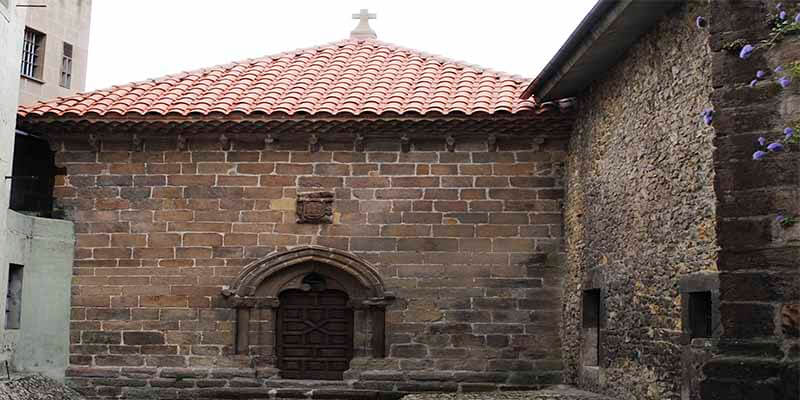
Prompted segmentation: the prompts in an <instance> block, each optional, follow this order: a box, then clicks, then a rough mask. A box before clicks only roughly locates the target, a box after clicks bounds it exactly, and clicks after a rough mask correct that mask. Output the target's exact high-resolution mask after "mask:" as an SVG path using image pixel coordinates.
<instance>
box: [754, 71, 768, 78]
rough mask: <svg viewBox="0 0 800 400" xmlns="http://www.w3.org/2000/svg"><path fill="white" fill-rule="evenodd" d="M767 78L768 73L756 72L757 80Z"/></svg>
mask: <svg viewBox="0 0 800 400" xmlns="http://www.w3.org/2000/svg"><path fill="white" fill-rule="evenodd" d="M765 76H767V73H766V72H764V71H762V70H758V71H756V78H758V79H764V77H765Z"/></svg>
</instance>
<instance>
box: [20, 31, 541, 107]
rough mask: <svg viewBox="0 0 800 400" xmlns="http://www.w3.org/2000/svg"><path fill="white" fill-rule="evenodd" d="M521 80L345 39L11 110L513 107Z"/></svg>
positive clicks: (519, 102)
mask: <svg viewBox="0 0 800 400" xmlns="http://www.w3.org/2000/svg"><path fill="white" fill-rule="evenodd" d="M526 83H527V82H526V80H525V79H523V78H521V77H517V76H510V75H506V74H503V73H499V72H494V71H490V70H486V69H483V68H480V67H476V66H471V65H466V64H462V63H459V62H455V61H452V60H448V59H445V58H442V57H438V56H433V55H429V54H425V53H421V52H417V51H414V50H409V49H405V48H401V47H398V46H394V45H391V44H387V43H384V42H380V41H377V40H372V39H368V40H355V39H348V40H343V41H339V42H334V43H330V44H327V45H322V46H319V47H313V48H308V49H300V50H296V51H292V52H288V53H282V54H277V55H273V56H267V57H263V58H257V59H251V60H245V61H240V62H234V63H230V64H226V65H220V66H216V67H211V68H206V69H202V70H197V71H191V72H182V73H179V74H174V75H169V76H165V77H162V78H157V79H151V80H147V81H142V82H135V83H130V84H126V85H121V86H113V87H111V88H108V89H102V90H96V91H93V92H88V93H80V94H76V95H73V96H70V97H62V98H57V99H53V100H48V101H45V102H39V103H37V104H33V105H27V106H21V107H20V109H19V114H18V115H19V116H20V117H23V118H24V117H35V116H51V117H56V116H64V117H76V116H77V117H81V116H88V115H101V116H113V115H118V116H135V115H145V114H148V115H174V116H185V115H189V114H199V115H208V114H222V115H227V114H234V113H243V114H245V115H248V114H266V115H347V114H353V115H356V114H365V113H372V114H375V115H383V114H407V113H417V114H435V113H441V114H448V113H464V114H474V113H497V112H506V113H518V112H523V111H529V110H534V108H535V106H536V104H535V103H534V101H533V100H530V99H520V95H521V93H522V92H523V90H525V86H526Z"/></svg>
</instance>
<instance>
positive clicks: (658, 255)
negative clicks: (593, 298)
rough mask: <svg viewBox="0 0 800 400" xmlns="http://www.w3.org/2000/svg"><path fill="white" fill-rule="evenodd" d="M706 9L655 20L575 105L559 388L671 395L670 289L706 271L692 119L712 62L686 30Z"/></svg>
mask: <svg viewBox="0 0 800 400" xmlns="http://www.w3.org/2000/svg"><path fill="white" fill-rule="evenodd" d="M705 12H707V10H706V9H705V8H704V7H703V6H702V5H701V4H698V3H694V2H690V3H688V4H684V5H682V6H680V7H679V8H678V9H677V10H675V11H673V12H671V13H670V14H669V15H667V16H665V17H664V18H663V19H662V20H661V22H659V23H658V24H657V25H656V26H654V27H653V29H652V30H651V31H650V32H649V33H647V34H645V35H644V36H643V37H642V38H641V39H640V40H639V41H638V42H637V43H636V44H635V45H634V47H632V48H631V49H630V50H629V51H628V53H627V54H626V55H625V56H624V57H622V58H621V59H620V62H619V63H618V64H617V65H616V66H615V67H613V68H612V69H610V70H609V71H608V73H607V74H606V75H605V76H603V77H602V78H601V79H599V80H598V81H597V82H595V83H594V84H593V85H592V86H591V87H590V88H589V89H588V90H587V91H586V92H585V93H583V94H582V95H581V96H579V98H578V109H577V122H576V128H575V132H574V134H573V137H572V138H571V141H570V145H569V155H568V157H567V172H566V187H567V194H566V201H565V211H564V220H565V239H566V250H567V274H568V275H567V277H566V281H565V286H564V307H563V326H562V338H563V339H562V340H563V344H562V346H563V349H564V353H565V355H564V359H565V363H566V365H565V368H566V380H567V381H570V382H575V383H577V384H579V385H580V386H581V387H583V388H586V389H590V390H593V391H597V392H602V393H605V394H608V395H611V396H612V397H615V398H619V399H637V400H641V399H653V400H662V399H679V398H680V391H681V378H682V377H681V368H680V365H681V354H682V344H681V343H682V340H681V335H682V331H683V327H682V323H681V311H682V310H681V296H680V294H679V290H678V289H679V287H678V282H679V279H680V278H681V277H682V276H683V275H686V274H690V273H696V272H702V271H715V270H716V256H717V251H716V246H717V244H716V234H715V195H714V186H713V184H714V170H713V163H712V155H713V147H712V140H713V137H714V133H713V130H712V128H710V127H707V126H705V125H704V124H703V123H702V121H701V118H700V117H699V114H700V112H701V111H702V110H703V109H704V108H709V107H710V101H709V96H710V94H711V93H712V88H711V83H710V81H709V76H710V74H711V56H710V53H709V50H708V47H707V45H706V39H707V36H706V34H705V33H704V32H702V31H700V33H698V30H697V28H696V27H695V24H694V18H695V16H697V15H702V14H704V13H705ZM590 289H599V290H600V305H599V308H600V312H599V314H600V315H599V317H600V318H599V319H600V321H599V322H598V324H599V349H598V350H596V352H597V353H599V354H596V356H597V358H598V360H597V362H596V363H595V362H594V360H591V359H590V358H591V357H589V356H588V355H586V354H582V352H581V349H582V348H583V347H584V346H585V345H586V344H587V343H586V342H587V341H588V340H592V337H591V335H588V334H586V333H582V332H583V331H584V330H585V329H584V324H585V322H584V321H583V320H582V319H583V315H582V314H583V313H584V311H586V310H584V307H583V304H587V303H583V301H582V295H583V292H584V291H585V290H590ZM582 303H583V304H582ZM588 329H591V327H590V328H588ZM595 329H597V328H595ZM591 364H595V365H591Z"/></svg>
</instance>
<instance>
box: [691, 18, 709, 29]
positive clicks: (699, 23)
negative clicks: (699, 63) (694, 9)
mask: <svg viewBox="0 0 800 400" xmlns="http://www.w3.org/2000/svg"><path fill="white" fill-rule="evenodd" d="M694 23H695V25H697V27H698V28H700V29H703V28H705V27H706V19H705V18H703V17H702V16H701V15H698V16H697V19H695V20H694Z"/></svg>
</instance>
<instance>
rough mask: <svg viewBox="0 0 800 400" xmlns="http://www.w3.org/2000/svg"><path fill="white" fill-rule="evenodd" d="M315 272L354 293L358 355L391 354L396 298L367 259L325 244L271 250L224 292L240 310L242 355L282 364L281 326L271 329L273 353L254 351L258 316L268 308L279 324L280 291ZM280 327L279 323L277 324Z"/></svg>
mask: <svg viewBox="0 0 800 400" xmlns="http://www.w3.org/2000/svg"><path fill="white" fill-rule="evenodd" d="M310 273H317V274H319V275H322V276H323V277H324V278H325V279H326V281H328V282H329V287H331V288H334V289H338V290H341V291H343V292H345V293H347V294H348V296H349V297H350V306H351V307H352V308H353V311H354V324H355V326H354V343H353V347H354V350H355V354H354V356H355V357H361V358H367V359H372V358H383V357H385V356H386V306H387V305H389V304H390V303H391V302H392V301H393V300H394V299H395V296H394V294H393V293H391V292H387V291H386V290H385V285H384V283H383V279H382V278H381V277H380V275H379V274H378V272H377V270H376V269H375V268H374V267H372V266H371V265H370V264H369V262H367V261H366V260H364V259H363V258H361V257H359V256H356V255H355V254H351V253H348V252H344V251H341V250H336V249H331V248H327V247H322V246H300V247H295V248H292V249H290V250H286V251H281V252H276V253H273V254H270V255H269V256H267V257H266V258H264V259H261V260H258V261H256V262H254V263H252V264H250V265H248V266H246V267H245V268H244V269H242V271H241V272H240V273H239V275H238V276H237V277H236V279H235V280H234V282H233V284H232V285H231V286H230V287H229V288H227V289H225V290H223V291H222V295H223V297H224V298H225V299H226V302H227V304H228V306H229V307H231V308H234V309H236V336H235V338H236V344H235V350H236V353H237V354H243V355H249V356H250V357H251V358H255V357H258V358H259V359H260V360H265V361H262V362H259V363H258V364H261V365H260V367H267V368H269V367H272V368H274V367H275V366H276V355H275V344H276V342H275V340H276V338H275V330H274V329H270V332H269V333H270V336H271V337H270V340H271V343H270V346H268V347H271V349H272V350H271V352H270V353H271V354H269V355H268V356H267V357H263V356H265V354H263V352H262V353H259V352H257V351H256V352H254V351H251V341H252V336H251V334H252V329H251V324H254V323H256V320H257V319H258V318H257V317H255V316H256V315H260V312H261V311H266V312H268V313H269V315H270V316H271V317H270V318H271V319H270V321H272V322H273V323H274V321H276V318H277V313H278V308H279V307H280V301H279V296H280V293H281V292H282V291H284V290H287V289H302V280H303V278H304V277H305V276H307V275H308V274H310ZM273 326H274V325H273Z"/></svg>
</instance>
